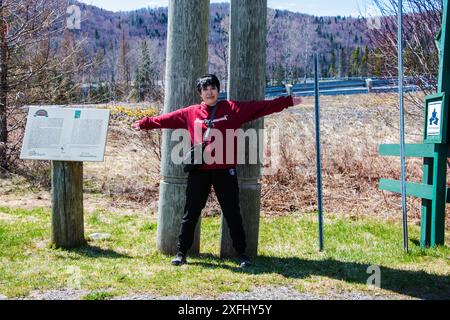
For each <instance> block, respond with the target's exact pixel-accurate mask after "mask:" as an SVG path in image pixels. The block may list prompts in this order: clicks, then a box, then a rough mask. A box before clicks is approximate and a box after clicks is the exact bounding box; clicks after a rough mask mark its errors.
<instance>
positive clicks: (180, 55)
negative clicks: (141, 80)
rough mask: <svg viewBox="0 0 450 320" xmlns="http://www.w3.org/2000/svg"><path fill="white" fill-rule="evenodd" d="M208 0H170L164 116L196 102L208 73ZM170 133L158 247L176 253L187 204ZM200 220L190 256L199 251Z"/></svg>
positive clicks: (165, 153) (163, 171) (164, 155)
mask: <svg viewBox="0 0 450 320" xmlns="http://www.w3.org/2000/svg"><path fill="white" fill-rule="evenodd" d="M208 30H209V0H170V1H169V25H168V39H167V58H166V59H167V61H166V84H165V101H164V113H168V112H171V111H174V110H176V109H179V108H181V107H184V106H187V105H191V104H195V103H198V102H199V97H198V94H197V92H196V89H195V81H196V79H197V78H199V77H200V76H202V75H203V74H205V73H206V72H207V70H208ZM171 133H172V130H164V133H163V140H162V161H161V174H162V181H161V184H160V190H159V208H158V228H157V239H156V240H157V241H156V242H157V247H158V250H160V251H161V252H163V253H167V254H173V253H175V252H176V245H177V242H178V235H179V232H180V226H181V218H182V216H183V210H184V205H185V202H186V195H185V193H186V174H185V173H184V172H183V168H182V166H181V165H174V164H173V162H172V160H171V159H170V153H171V150H172V148H173V147H174V146H175V144H177V143H178V142H172V141H170V140H171ZM199 248H200V221H199V223H198V225H197V229H196V232H195V240H194V244H193V245H192V248H191V250H190V253H191V254H195V253H198V252H199Z"/></svg>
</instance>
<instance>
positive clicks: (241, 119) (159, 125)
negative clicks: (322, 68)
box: [139, 96, 294, 170]
mask: <svg viewBox="0 0 450 320" xmlns="http://www.w3.org/2000/svg"><path fill="white" fill-rule="evenodd" d="M293 104H294V103H293V101H292V97H291V96H288V97H279V98H277V99H274V100H262V101H229V100H226V101H220V102H218V106H217V110H216V115H215V117H214V122H213V125H212V129H216V130H219V131H220V133H221V134H222V137H223V143H221V146H220V147H219V148H217V144H216V146H215V147H214V148H208V147H206V148H205V154H204V157H205V159H206V154H207V153H209V155H210V156H211V157H212V158H211V159H213V160H214V157H216V156H217V155H218V154H219V152H216V150H220V151H221V152H223V153H222V157H220V156H219V157H217V159H215V160H217V161H213V163H211V161H208V162H209V163H210V164H208V163H204V164H202V165H201V166H200V168H199V169H200V170H211V169H228V168H233V167H236V164H237V159H238V158H237V143H236V142H237V139H236V137H235V138H234V142H233V146H232V148H231V149H232V150H227V144H228V146H229V148H228V149H230V144H229V143H227V141H226V137H227V132H226V131H227V130H229V129H231V130H233V131H232V132H235V130H236V129H239V128H240V127H241V126H242V124H244V123H246V122H249V121H253V120H255V119H258V118H260V117H264V116H267V115H269V114H272V113H275V112H280V111H283V110H284V109H286V108H288V107H291V106H293ZM212 109H213V108H212V107H209V106H208V105H206V104H205V103H204V102H202V103H201V104H196V105H192V106H188V107H185V108H181V109H179V110H176V111H173V112H170V113H167V114H163V115H160V116H157V117H145V118H143V119H141V120H140V121H139V126H140V128H141V129H143V130H149V129H187V130H188V131H189V134H190V137H191V144H194V142H195V144H197V143H202V140H203V135H204V133H205V131H206V129H207V122H208V119H209V118H210V117H211V113H212ZM200 125H201V128H202V130H201V134H200V130H199V127H200ZM196 127H197V130H196V131H197V132H196V134H194V132H195V128H196ZM216 133H218V132H217V131H216ZM214 141H215V136H214V134H213V136H212V137H211V139H209V140H208V142H207V145H209V146H211V147H212V143H214ZM227 155H228V156H227ZM231 155H232V156H231ZM205 162H207V161H205Z"/></svg>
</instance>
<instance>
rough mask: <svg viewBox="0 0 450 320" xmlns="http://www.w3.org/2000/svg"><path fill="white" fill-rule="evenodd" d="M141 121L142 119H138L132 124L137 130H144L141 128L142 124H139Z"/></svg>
mask: <svg viewBox="0 0 450 320" xmlns="http://www.w3.org/2000/svg"><path fill="white" fill-rule="evenodd" d="M139 121H140V120H138V121H136V122H135V123H133V124H132V125H131V127H132V128H133V129H134V130H136V131H141V130H142V129H141V126H140V125H139Z"/></svg>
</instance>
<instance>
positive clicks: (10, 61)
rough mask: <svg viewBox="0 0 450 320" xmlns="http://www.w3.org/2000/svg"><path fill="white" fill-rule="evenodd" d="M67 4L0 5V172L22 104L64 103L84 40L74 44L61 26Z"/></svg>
mask: <svg viewBox="0 0 450 320" xmlns="http://www.w3.org/2000/svg"><path fill="white" fill-rule="evenodd" d="M67 8H68V1H67V0H1V1H0V21H2V22H1V25H2V31H4V30H5V28H4V26H5V24H6V23H7V24H8V26H9V33H8V34H6V33H5V32H1V36H0V48H1V49H0V65H1V70H0V74H1V76H0V79H1V80H0V86H1V91H0V120H1V121H0V123H1V124H0V167H1V171H2V173H6V172H8V170H9V167H10V166H11V163H12V161H13V159H17V154H18V149H19V147H20V144H21V141H22V136H23V129H24V123H25V114H24V112H23V110H22V109H21V107H22V106H23V105H24V104H36V103H45V104H48V103H70V102H72V101H73V99H71V98H70V97H73V94H74V92H75V88H79V87H80V79H79V77H80V76H79V74H80V73H82V72H83V70H84V68H85V66H86V65H88V64H89V63H90V62H89V61H88V60H86V59H84V58H83V54H82V48H83V44H84V40H83V39H81V37H78V38H77V41H75V39H74V37H73V35H71V34H70V33H71V32H76V31H70V30H68V29H67V25H66V11H67Z"/></svg>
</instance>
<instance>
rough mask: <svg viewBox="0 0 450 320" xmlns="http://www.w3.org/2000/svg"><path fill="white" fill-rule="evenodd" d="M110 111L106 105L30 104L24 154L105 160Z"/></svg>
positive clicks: (69, 159) (48, 158)
mask: <svg viewBox="0 0 450 320" xmlns="http://www.w3.org/2000/svg"><path fill="white" fill-rule="evenodd" d="M109 115H110V111H109V110H104V109H87V108H72V107H55V106H50V107H49V106H42V107H41V106H30V107H29V110H28V117H27V125H26V128H25V137H24V139H23V143H22V150H21V154H20V158H21V159H31V160H57V161H93V162H101V161H103V159H104V154H105V146H106V136H107V133H108V125H109Z"/></svg>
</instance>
